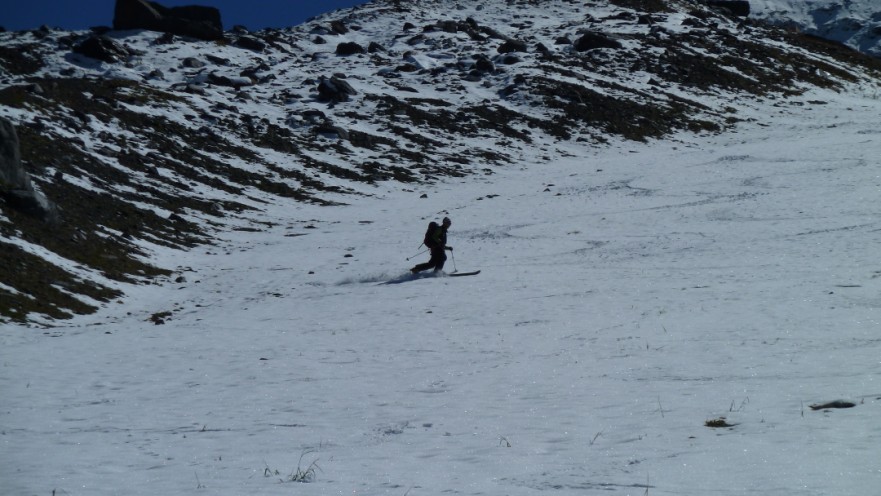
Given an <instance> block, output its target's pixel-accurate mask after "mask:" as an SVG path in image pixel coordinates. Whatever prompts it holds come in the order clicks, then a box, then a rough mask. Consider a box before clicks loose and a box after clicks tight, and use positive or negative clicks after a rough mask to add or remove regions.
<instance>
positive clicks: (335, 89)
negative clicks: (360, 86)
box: [318, 76, 358, 103]
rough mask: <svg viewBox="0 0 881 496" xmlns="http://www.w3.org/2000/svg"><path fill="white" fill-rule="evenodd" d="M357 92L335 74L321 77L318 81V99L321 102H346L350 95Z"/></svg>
mask: <svg viewBox="0 0 881 496" xmlns="http://www.w3.org/2000/svg"><path fill="white" fill-rule="evenodd" d="M357 94H358V92H357V91H355V89H354V88H352V86H351V85H350V84H349V83H348V82H346V81H344V80H343V79H341V78H339V77H337V76H332V77H330V78H326V77H322V78H321V82H319V83H318V100H319V101H322V102H332V103H339V102H347V101H349V97H350V96H351V95H357Z"/></svg>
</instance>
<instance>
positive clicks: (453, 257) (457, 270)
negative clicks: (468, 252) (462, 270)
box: [450, 250, 459, 272]
mask: <svg viewBox="0 0 881 496" xmlns="http://www.w3.org/2000/svg"><path fill="white" fill-rule="evenodd" d="M450 257H451V258H452V259H453V272H459V269H457V268H456V255H453V250H450Z"/></svg>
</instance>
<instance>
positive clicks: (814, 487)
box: [0, 92, 881, 496]
mask: <svg viewBox="0 0 881 496" xmlns="http://www.w3.org/2000/svg"><path fill="white" fill-rule="evenodd" d="M806 96H808V97H810V100H811V101H814V102H815V104H809V105H804V106H792V107H791V108H787V109H782V110H781V111H780V114H778V115H776V116H773V118H772V119H771V120H770V125H767V126H759V125H756V124H745V125H743V126H742V127H741V128H740V129H739V130H738V131H737V132H734V133H728V134H723V135H720V136H716V137H698V138H695V137H689V136H682V137H681V139H673V140H668V141H663V142H654V143H650V144H638V143H621V144H617V145H612V146H610V147H609V148H607V149H602V150H599V149H587V148H577V147H576V145H575V144H564V143H559V144H557V145H554V146H555V150H554V152H555V153H556V156H557V157H558V158H557V159H556V160H554V161H553V163H545V162H544V160H543V159H540V158H539V157H538V155H540V154H541V155H544V154H545V152H543V151H540V150H533V151H525V152H524V156H523V161H522V165H523V166H522V168H520V169H509V170H506V171H500V172H499V173H497V174H494V175H491V176H487V177H484V178H479V179H475V178H473V177H472V178H468V179H464V180H451V181H447V182H442V183H438V184H436V185H433V186H424V187H422V188H420V189H419V190H418V191H402V190H400V189H399V188H397V187H395V186H393V185H389V186H388V187H387V188H386V191H385V192H384V193H382V194H379V195H377V196H376V197H374V198H360V199H355V200H354V201H353V203H352V204H351V205H350V206H346V207H333V208H319V207H313V206H308V205H284V204H278V203H276V204H275V205H274V206H270V207H268V208H269V210H268V211H267V212H266V215H267V219H268V220H272V219H274V221H275V225H276V226H277V227H275V228H271V229H268V230H267V231H265V232H260V233H253V232H231V233H228V234H227V235H226V236H225V240H224V241H223V244H222V246H219V247H215V248H203V249H197V250H194V251H192V252H189V253H180V252H177V251H171V250H169V251H165V252H160V253H159V254H158V255H157V257H158V259H159V261H160V262H161V263H165V264H166V266H177V267H179V268H180V270H181V272H182V273H183V274H184V278H185V280H182V281H181V282H178V283H175V284H170V285H165V286H160V285H151V286H139V287H133V288H131V289H130V290H129V291H128V292H127V293H128V297H127V298H126V299H125V300H124V301H123V304H111V305H109V306H107V307H106V308H103V309H102V310H101V311H100V312H98V313H97V314H95V315H91V316H83V317H78V318H76V319H74V320H72V321H70V322H65V323H62V324H57V325H56V326H55V327H51V328H39V327H27V328H26V327H21V326H6V327H4V328H3V329H2V333H0V339H2V346H0V350H2V351H0V363H2V374H0V388H2V398H3V408H2V410H0V443H2V444H0V446H2V450H0V480H2V481H3V483H2V485H3V491H2V492H3V494H10V495H32V494H53V493H54V494H70V495H76V494H89V495H116V494H128V495H156V494H164V495H183V494H212V495H242V494H254V495H257V494H259V495H290V494H310V495H313V494H314V495H351V494H364V495H373V494H377V495H378V494H383V495H385V494H389V495H405V494H409V495H411V496H417V495H422V494H425V495H429V494H468V495H480V494H484V495H487V494H490V495H499V494H507V495H533V494H539V493H548V494H566V495H569V494H571V495H575V494H579V495H583V494H632V495H643V494H650V495H662V494H663V495H679V496H681V495H707V494H717V495H743V494H762V495H769V494H773V495H799V496H804V495H818V496H819V495H832V494H842V495H844V494H863V495H871V494H878V490H879V488H881V424H879V422H878V419H879V418H881V333H879V330H881V325H879V324H881V300H879V294H881V266H879V263H878V256H877V255H878V246H879V244H881V220H879V219H881V216H879V214H881V207H879V204H881V203H879V202H878V199H879V192H881V173H879V171H881V168H879V165H881V164H879V157H881V145H879V143H881V141H879V131H878V127H877V116H878V115H879V111H881V102H879V101H878V100H877V99H876V98H874V99H873V98H871V97H870V96H860V95H859V94H857V93H854V94H850V95H848V94H838V93H824V92H814V93H812V94H810V95H806ZM820 101H824V102H825V104H820V103H819V102H820ZM533 153H534V154H535V156H533V155H531V154H533ZM423 193H425V194H427V198H421V196H422V194H423ZM445 215H447V216H450V217H451V218H452V220H453V226H452V228H451V231H450V240H449V241H450V244H451V245H453V246H454V248H455V251H454V252H453V255H454V256H455V259H452V258H451V259H450V260H449V261H448V263H447V267H446V271H447V272H454V271H456V270H459V271H467V270H472V269H480V270H481V271H482V272H481V273H480V274H479V275H477V276H474V277H464V278H450V277H444V276H438V277H431V276H426V277H418V278H417V277H413V276H410V275H409V274H408V272H407V268H408V267H409V266H410V265H411V264H413V263H414V262H415V261H422V260H424V259H425V258H427V255H421V256H418V257H416V258H415V259H413V260H410V261H407V257H409V256H412V255H414V254H415V253H416V252H418V251H419V247H418V243H419V241H420V239H421V235H422V230H423V229H424V227H425V225H426V224H427V222H428V220H431V219H436V218H439V217H442V216H445ZM160 312H170V316H168V317H167V318H166V320H165V324H164V325H156V324H154V323H153V322H152V321H151V316H153V315H155V314H157V313H160ZM838 399H842V400H847V401H851V402H853V403H855V404H856V406H855V407H853V408H849V409H826V410H818V411H814V410H812V409H810V408H809V407H810V405H812V404H817V403H825V402H829V401H833V400H838ZM722 417H724V419H725V422H727V423H728V424H731V425H732V427H728V428H710V427H707V426H705V422H707V421H710V420H718V419H720V418H722ZM298 471H299V472H301V473H302V474H301V475H304V476H305V477H304V478H305V479H306V481H305V482H293V481H291V479H292V478H295V477H291V476H292V475H293V476H296V475H297V472H298Z"/></svg>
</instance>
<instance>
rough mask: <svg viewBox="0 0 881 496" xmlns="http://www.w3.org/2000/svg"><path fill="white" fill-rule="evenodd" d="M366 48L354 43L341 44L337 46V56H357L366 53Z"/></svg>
mask: <svg viewBox="0 0 881 496" xmlns="http://www.w3.org/2000/svg"><path fill="white" fill-rule="evenodd" d="M365 52H366V50H364V47H362V46H361V45H359V44H357V43H355V42H354V41H349V42H346V43H340V44H338V45H337V46H336V54H337V55H343V56H346V55H357V54H360V53H365Z"/></svg>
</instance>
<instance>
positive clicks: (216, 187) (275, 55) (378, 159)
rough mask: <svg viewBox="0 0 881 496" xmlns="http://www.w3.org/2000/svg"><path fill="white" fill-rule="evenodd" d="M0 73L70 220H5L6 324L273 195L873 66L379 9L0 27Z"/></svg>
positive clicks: (639, 29) (539, 16) (609, 132)
mask: <svg viewBox="0 0 881 496" xmlns="http://www.w3.org/2000/svg"><path fill="white" fill-rule="evenodd" d="M634 9H638V10H634ZM96 47H97V48H96ZM90 50H92V51H90ZM84 53H88V54H89V56H86V55H84ZM94 57H98V58H100V59H102V60H98V59H96V58H94ZM0 64H2V65H3V67H4V68H5V71H6V74H5V76H4V77H3V79H2V81H0V82H2V90H0V114H2V115H3V116H5V117H7V118H9V119H11V120H12V121H13V122H14V123H15V124H16V125H17V126H18V134H19V135H20V139H21V142H22V151H21V153H22V157H23V159H24V161H25V163H26V166H27V167H28V169H29V170H30V172H31V174H32V176H33V179H34V181H35V183H36V184H37V186H38V187H39V188H40V189H41V190H42V191H43V192H44V193H45V194H46V196H47V197H48V198H50V199H51V200H52V201H54V202H56V203H57V204H58V206H59V211H60V213H61V217H62V219H63V221H62V222H61V223H60V224H56V225H46V224H45V223H42V222H40V221H38V220H35V219H32V218H29V217H27V216H26V215H22V214H20V213H18V212H16V211H14V210H10V209H9V208H7V207H8V206H4V210H3V212H4V217H3V222H0V236H2V241H0V242H2V244H3V247H4V250H5V251H6V252H7V253H9V255H8V257H7V260H8V261H9V262H8V263H7V264H5V265H4V268H3V274H2V276H3V281H4V285H3V287H0V292H2V293H3V294H4V304H3V305H0V314H2V315H3V318H4V319H13V320H15V321H25V320H28V319H31V318H33V317H35V316H38V315H44V316H47V317H49V318H53V319H54V318H64V317H66V316H69V315H71V314H72V313H84V312H90V311H94V309H95V308H97V307H99V306H101V305H102V304H106V303H107V302H109V301H113V300H114V299H115V298H117V297H118V296H119V295H120V294H122V293H124V292H125V291H126V290H127V288H128V287H129V285H131V284H133V283H134V284H143V283H151V282H160V281H165V280H167V278H168V276H169V271H168V268H167V267H163V266H157V264H156V263H155V262H154V259H155V257H154V254H156V253H157V251H161V249H162V248H163V247H174V248H181V249H185V248H187V247H193V246H197V245H199V244H202V243H206V242H210V241H211V239H212V238H213V237H214V231H216V230H220V231H225V230H228V229H240V230H248V231H253V230H261V229H263V228H265V227H266V226H265V222H264V221H263V220H262V212H263V210H265V208H266V205H267V204H268V203H269V204H274V203H277V202H282V203H287V202H291V201H293V202H309V203H319V204H326V205H331V204H338V203H349V202H351V201H353V199H354V198H356V197H359V196H365V195H366V196H371V195H375V194H380V192H381V191H382V190H383V189H384V188H385V187H392V188H397V187H405V188H411V189H413V188H415V187H416V185H418V184H420V183H423V182H426V181H429V182H431V181H435V180H437V179H439V178H442V177H457V176H470V177H474V176H483V175H488V174H492V173H495V172H497V171H499V170H502V169H506V168H510V167H519V166H520V165H519V164H520V160H519V157H520V156H521V155H522V154H523V153H524V151H525V150H532V149H541V150H543V151H544V154H543V155H542V156H543V157H544V160H545V161H546V162H547V163H548V164H553V163H554V162H556V160H558V159H559V157H560V154H559V153H558V152H557V151H556V148H557V146H556V143H581V144H582V146H583V147H584V149H585V150H590V149H592V148H594V147H603V146H607V144H608V143H611V142H615V141H617V140H619V139H627V140H636V141H643V140H656V139H663V138H665V137H669V136H672V135H675V134H676V133H679V132H682V131H687V132H690V133H694V134H708V133H718V132H722V131H725V130H731V129H735V128H736V127H737V125H738V124H739V123H742V122H744V121H746V120H752V119H760V120H761V119H763V117H762V115H763V113H766V112H769V111H774V110H775V109H774V105H787V104H789V102H802V103H804V98H803V95H804V94H805V92H807V91H809V90H811V89H814V88H830V89H837V90H839V91H845V88H853V87H857V88H858V87H860V86H864V87H870V86H871V85H873V84H875V82H876V81H877V79H876V78H877V74H878V71H879V64H878V63H877V61H875V60H872V59H869V58H865V59H859V57H857V56H856V55H855V54H852V53H847V52H843V53H842V52H841V51H840V50H838V49H837V48H836V47H834V46H827V45H825V44H823V43H822V42H819V41H818V40H816V39H812V38H807V37H803V36H800V35H798V34H794V33H789V32H785V31H775V30H773V29H767V28H764V27H760V26H753V25H751V24H750V23H749V22H744V20H743V19H740V18H732V17H726V15H725V13H724V12H718V11H714V10H712V9H708V8H706V7H704V6H703V5H702V4H700V3H696V2H688V1H681V2H630V1H624V0H617V1H611V2H592V3H589V4H587V5H584V4H582V3H580V2H571V1H568V0H554V1H548V2H529V1H518V2H507V1H501V0H490V1H486V2H478V3H471V4H463V3H456V2H451V1H445V0H435V1H426V2H420V3H418V4H402V3H400V2H394V1H377V2H373V3H370V4H367V5H365V6H363V7H361V8H358V9H355V10H351V11H340V12H336V13H334V14H330V15H327V16H325V17H322V18H319V19H316V20H315V21H314V22H310V23H309V24H307V25H303V26H298V27H295V28H291V29H286V30H272V31H263V32H259V33H247V32H244V31H232V32H229V33H228V34H227V39H226V40H225V41H223V42H200V41H192V40H187V39H182V38H178V37H173V36H166V35H160V34H159V33H154V32H149V31H140V32H134V31H132V32H108V33H105V34H103V35H101V36H99V34H98V33H89V32H85V33H82V32H81V33H68V32H57V31H34V32H13V33H0ZM848 91H849V90H848ZM756 109H759V110H761V111H760V112H758V113H755V112H752V110H756ZM762 109H763V110H762ZM384 185H385V186H384ZM35 274H39V276H35ZM47 281H53V283H52V284H47Z"/></svg>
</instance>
